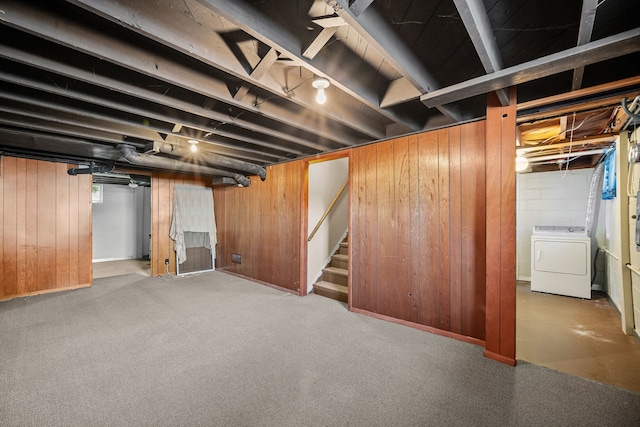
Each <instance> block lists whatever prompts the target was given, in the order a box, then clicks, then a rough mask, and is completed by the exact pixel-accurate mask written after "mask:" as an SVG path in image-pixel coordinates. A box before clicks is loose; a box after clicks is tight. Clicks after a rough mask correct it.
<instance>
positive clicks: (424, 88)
mask: <svg viewBox="0 0 640 427" xmlns="http://www.w3.org/2000/svg"><path fill="white" fill-rule="evenodd" d="M325 1H326V2H327V4H328V5H329V6H332V7H333V9H334V10H335V11H336V14H337V15H338V16H340V17H341V18H342V19H344V20H345V22H346V23H347V24H349V26H350V27H351V28H353V29H354V30H355V31H356V32H357V33H358V34H359V35H360V36H361V37H363V38H364V39H365V40H366V41H367V43H368V44H369V46H370V47H372V48H373V49H374V50H375V51H376V52H378V54H380V55H381V56H382V57H383V58H384V60H385V61H387V62H388V63H389V64H391V66H392V67H393V68H394V69H395V70H396V71H398V73H399V74H400V75H402V76H403V77H405V78H406V79H407V80H408V81H409V82H410V83H411V84H412V85H413V86H414V87H415V88H416V89H418V91H419V92H420V93H425V92H429V91H432V90H434V89H437V88H439V87H440V85H439V84H438V82H437V81H436V79H435V78H434V77H433V76H432V75H431V73H430V72H429V71H428V70H427V69H426V68H425V67H424V66H423V65H422V63H420V61H418V59H417V58H416V56H415V55H414V54H413V53H412V52H411V50H409V48H408V47H407V46H406V45H405V44H404V43H403V42H402V41H401V40H400V38H399V37H398V35H397V34H396V33H395V32H394V31H392V29H391V28H389V25H387V23H386V22H385V21H384V20H383V19H382V18H381V17H380V16H379V15H378V14H377V13H376V11H375V10H372V9H369V10H365V11H363V13H361V14H360V15H355V14H354V13H353V11H352V10H351V9H350V7H349V0H325ZM434 107H436V108H437V109H438V110H439V111H440V112H441V113H442V114H444V115H445V116H446V117H448V118H449V119H450V120H451V121H453V122H459V121H462V120H463V117H462V116H461V115H460V113H459V112H458V111H456V110H454V109H453V108H450V107H446V106H441V105H437V106H434Z"/></svg>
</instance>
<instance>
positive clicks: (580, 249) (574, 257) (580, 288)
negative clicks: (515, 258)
mask: <svg viewBox="0 0 640 427" xmlns="http://www.w3.org/2000/svg"><path fill="white" fill-rule="evenodd" d="M531 290H532V291H537V292H547V293H550V294H557V295H566V296H570V297H578V298H587V299H591V238H590V237H588V236H587V233H586V230H585V228H584V227H567V226H539V225H537V226H534V227H533V233H532V235H531Z"/></svg>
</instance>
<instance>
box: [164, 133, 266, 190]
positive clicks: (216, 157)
mask: <svg viewBox="0 0 640 427" xmlns="http://www.w3.org/2000/svg"><path fill="white" fill-rule="evenodd" d="M154 148H156V149H157V150H158V151H160V152H161V153H165V154H172V155H175V156H180V157H188V156H189V155H192V154H193V153H191V151H190V150H189V149H188V148H186V147H182V146H180V145H172V144H169V143H167V142H157V143H155V142H154ZM198 159H199V160H202V161H203V162H205V163H206V164H208V165H210V166H219V167H223V168H229V169H234V170H239V171H242V172H246V173H249V174H252V175H258V176H259V177H260V179H261V180H262V181H264V180H265V179H266V178H267V171H266V169H265V168H263V167H262V166H258V165H254V164H253V163H248V162H243V161H242V160H236V159H232V158H229V157H226V156H221V155H220V154H215V153H207V152H204V151H199V152H198Z"/></svg>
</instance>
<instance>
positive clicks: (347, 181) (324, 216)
mask: <svg viewBox="0 0 640 427" xmlns="http://www.w3.org/2000/svg"><path fill="white" fill-rule="evenodd" d="M348 183H349V180H348V179H347V180H346V181H345V182H344V184H343V185H342V188H341V189H340V191H338V194H336V197H334V198H333V201H332V202H331V204H330V205H329V207H328V208H327V210H326V211H324V214H322V218H320V220H319V221H318V223H317V224H316V227H315V228H314V229H313V231H312V232H311V234H309V238H308V239H307V242H310V241H311V239H313V236H315V235H316V232H317V231H318V229H319V228H320V226H321V225H322V223H323V222H324V220H325V219H326V218H327V215H329V212H331V209H333V206H334V205H335V204H336V203H337V202H338V199H339V198H340V196H341V195H342V193H343V192H344V189H345V188H347V184H348Z"/></svg>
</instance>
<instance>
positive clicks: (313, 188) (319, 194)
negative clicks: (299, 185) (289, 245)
mask: <svg viewBox="0 0 640 427" xmlns="http://www.w3.org/2000/svg"><path fill="white" fill-rule="evenodd" d="M307 172H308V185H309V187H308V203H307V207H308V209H307V215H308V218H307V219H308V221H307V224H308V230H307V233H306V235H307V236H308V237H307V293H311V292H313V293H315V294H318V295H322V296H325V297H329V298H332V299H336V300H338V301H342V302H345V303H346V302H348V282H349V248H348V245H349V243H348V229H349V196H348V181H349V157H348V155H345V156H344V157H340V158H335V157H331V158H327V159H325V160H322V159H321V160H319V161H314V162H309V164H308V170H307Z"/></svg>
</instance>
